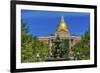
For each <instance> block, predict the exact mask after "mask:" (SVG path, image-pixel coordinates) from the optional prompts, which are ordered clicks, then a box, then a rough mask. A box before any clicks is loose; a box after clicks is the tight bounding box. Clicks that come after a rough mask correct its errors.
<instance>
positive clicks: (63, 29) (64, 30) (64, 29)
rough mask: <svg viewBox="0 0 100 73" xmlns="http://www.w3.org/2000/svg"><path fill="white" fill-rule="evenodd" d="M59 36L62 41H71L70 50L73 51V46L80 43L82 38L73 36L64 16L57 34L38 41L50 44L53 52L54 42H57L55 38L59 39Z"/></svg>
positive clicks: (40, 38)
mask: <svg viewBox="0 0 100 73" xmlns="http://www.w3.org/2000/svg"><path fill="white" fill-rule="evenodd" d="M57 35H59V37H60V39H61V40H64V39H68V40H69V49H71V47H72V46H73V45H75V44H76V43H77V42H78V41H80V40H81V37H80V36H72V35H71V34H70V32H69V30H68V24H66V22H65V21H64V16H62V17H61V21H60V23H59V24H58V26H57V29H56V32H55V33H54V34H53V35H51V36H48V37H39V38H38V39H39V40H40V41H41V42H44V43H47V44H49V46H50V47H49V49H50V50H51V49H52V48H51V47H52V45H53V41H54V40H55V38H56V37H57ZM66 45H67V44H66Z"/></svg>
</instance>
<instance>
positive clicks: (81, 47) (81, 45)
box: [72, 32, 90, 60]
mask: <svg viewBox="0 0 100 73" xmlns="http://www.w3.org/2000/svg"><path fill="white" fill-rule="evenodd" d="M72 49H73V51H74V53H75V59H79V60H87V59H90V32H86V33H85V34H84V35H83V36H82V38H81V41H80V42H78V43H77V44H75V46H73V48H72Z"/></svg>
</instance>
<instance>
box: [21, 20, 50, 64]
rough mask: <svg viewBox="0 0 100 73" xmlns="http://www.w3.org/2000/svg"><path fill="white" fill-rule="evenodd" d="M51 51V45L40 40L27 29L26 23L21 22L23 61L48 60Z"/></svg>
mask: <svg viewBox="0 0 100 73" xmlns="http://www.w3.org/2000/svg"><path fill="white" fill-rule="evenodd" d="M48 53H49V45H48V44H46V43H43V42H40V41H39V40H38V38H37V37H35V36H34V37H33V36H32V35H31V34H30V33H29V32H28V29H27V26H26V24H25V23H23V21H22V23H21V62H22V63H23V62H25V63H27V62H38V61H39V62H40V61H46V59H47V58H48Z"/></svg>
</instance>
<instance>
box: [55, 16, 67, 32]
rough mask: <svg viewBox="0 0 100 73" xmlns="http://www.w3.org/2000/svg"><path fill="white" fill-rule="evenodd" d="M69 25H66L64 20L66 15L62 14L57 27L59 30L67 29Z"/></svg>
mask: <svg viewBox="0 0 100 73" xmlns="http://www.w3.org/2000/svg"><path fill="white" fill-rule="evenodd" d="M67 28H68V27H67V25H66V23H65V21H64V17H63V16H62V17H61V22H60V24H59V25H58V28H57V31H67Z"/></svg>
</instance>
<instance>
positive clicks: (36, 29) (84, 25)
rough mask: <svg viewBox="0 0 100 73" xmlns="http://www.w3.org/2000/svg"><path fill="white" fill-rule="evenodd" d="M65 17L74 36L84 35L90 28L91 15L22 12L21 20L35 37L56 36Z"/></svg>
mask: <svg viewBox="0 0 100 73" xmlns="http://www.w3.org/2000/svg"><path fill="white" fill-rule="evenodd" d="M61 16H64V19H65V22H66V24H67V26H68V29H69V32H70V33H71V34H72V35H78V36H81V35H83V34H84V33H85V32H86V31H88V30H89V28H90V13H83V12H81V13H79V12H55V11H35V10H21V19H22V20H23V22H24V23H25V24H26V26H27V27H28V31H29V33H31V34H32V35H33V36H49V35H51V34H54V33H55V32H56V29H57V25H58V24H59V22H60V20H61Z"/></svg>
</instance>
